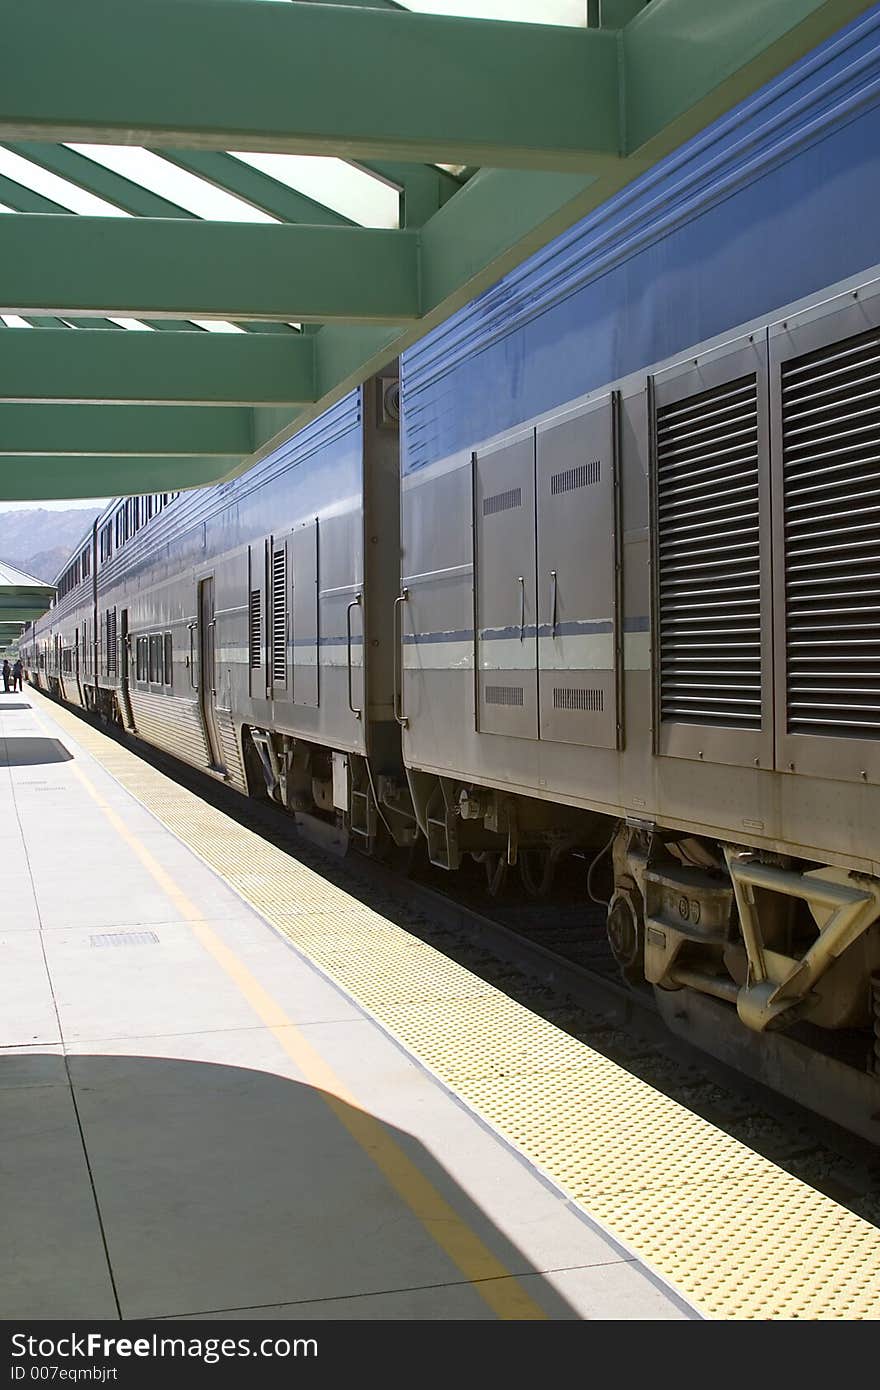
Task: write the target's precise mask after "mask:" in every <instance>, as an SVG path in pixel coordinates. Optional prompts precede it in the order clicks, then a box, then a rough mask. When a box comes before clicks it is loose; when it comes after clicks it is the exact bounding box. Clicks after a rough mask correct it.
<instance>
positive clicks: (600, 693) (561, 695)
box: [553, 685, 605, 714]
mask: <svg viewBox="0 0 880 1390" xmlns="http://www.w3.org/2000/svg"><path fill="white" fill-rule="evenodd" d="M553 708H554V709H571V710H587V711H589V712H590V713H591V714H599V713H601V711H602V710H603V709H604V708H605V692H604V690H598V689H597V688H596V687H595V686H573V685H554V687H553Z"/></svg>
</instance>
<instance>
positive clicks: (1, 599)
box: [0, 560, 55, 647]
mask: <svg viewBox="0 0 880 1390" xmlns="http://www.w3.org/2000/svg"><path fill="white" fill-rule="evenodd" d="M54 594H55V587H54V585H52V584H47V583H45V581H44V580H42V579H36V578H35V577H34V576H33V575H32V574H25V573H24V570H19V569H16V568H15V567H14V565H9V564H7V563H6V562H5V561H4V560H0V647H5V646H7V645H8V644H9V643H10V642H12V641H13V640H14V639H15V638H17V637H18V636H19V634H20V632H21V628H22V624H23V623H28V622H32V621H33V619H34V618H39V616H40V614H41V613H45V611H46V609H47V608H48V607H49V604H50V603H51V601H52V598H53V596H54Z"/></svg>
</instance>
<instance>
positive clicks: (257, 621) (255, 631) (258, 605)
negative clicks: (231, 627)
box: [248, 589, 263, 670]
mask: <svg viewBox="0 0 880 1390" xmlns="http://www.w3.org/2000/svg"><path fill="white" fill-rule="evenodd" d="M261 600H262V595H261V593H260V591H259V589H252V590H251V601H250V604H249V606H248V650H249V652H250V663H251V670H256V668H257V667H258V666H259V664H260V648H261V646H262V642H261V636H262V631H261V629H262V618H263V611H262V609H263V606H262V601H261Z"/></svg>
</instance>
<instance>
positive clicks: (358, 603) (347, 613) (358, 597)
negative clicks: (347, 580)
mask: <svg viewBox="0 0 880 1390" xmlns="http://www.w3.org/2000/svg"><path fill="white" fill-rule="evenodd" d="M362 598H363V594H355V596H354V598H353V599H352V601H351V603H350V604H349V605H348V607H347V608H346V610H345V635H346V643H347V650H348V708H349V709H350V710H351V712H352V714H353V715H354V717H355V719H360V718H361V716H362V714H363V710H360V709H358V707H357V705H356V704H355V703H354V700H353V699H352V689H351V613H352V609H353V608H360V606H361V599H362ZM364 678H365V679H366V671H365V672H364Z"/></svg>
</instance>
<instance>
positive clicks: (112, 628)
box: [107, 608, 118, 676]
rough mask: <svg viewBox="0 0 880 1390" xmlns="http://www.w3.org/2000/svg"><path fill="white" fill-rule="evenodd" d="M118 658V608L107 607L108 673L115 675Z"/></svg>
mask: <svg viewBox="0 0 880 1390" xmlns="http://www.w3.org/2000/svg"><path fill="white" fill-rule="evenodd" d="M117 665H118V663H117V660H116V609H115V608H108V609H107V674H108V676H115V675H116V671H117Z"/></svg>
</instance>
